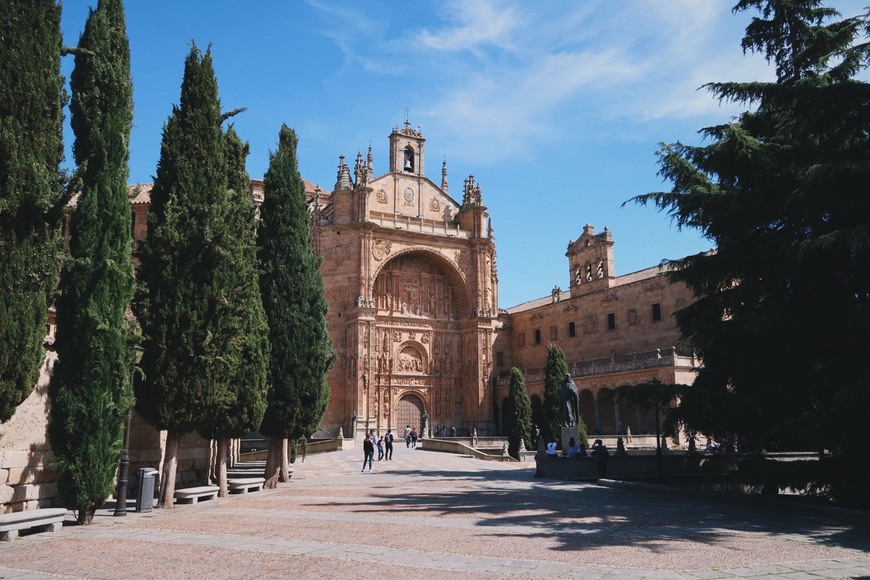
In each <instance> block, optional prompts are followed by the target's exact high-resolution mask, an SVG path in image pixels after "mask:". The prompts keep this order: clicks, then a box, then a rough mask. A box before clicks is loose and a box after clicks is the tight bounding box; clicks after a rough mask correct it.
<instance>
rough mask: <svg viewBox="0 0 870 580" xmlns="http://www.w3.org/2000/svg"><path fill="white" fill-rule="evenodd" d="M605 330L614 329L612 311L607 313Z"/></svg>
mask: <svg viewBox="0 0 870 580" xmlns="http://www.w3.org/2000/svg"><path fill="white" fill-rule="evenodd" d="M607 330H616V314H614V313H613V312H611V313H610V314H608V315H607Z"/></svg>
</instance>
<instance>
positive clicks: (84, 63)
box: [49, 0, 133, 524]
mask: <svg viewBox="0 0 870 580" xmlns="http://www.w3.org/2000/svg"><path fill="white" fill-rule="evenodd" d="M70 84H71V88H72V102H71V103H70V110H71V112H72V128H73V132H74V133H75V137H76V140H75V144H74V147H73V151H74V154H75V160H76V164H77V166H78V173H77V177H78V182H79V183H80V184H81V189H80V195H79V198H78V201H77V203H76V207H75V211H74V213H73V215H72V219H71V220H70V226H69V247H70V254H71V257H72V259H71V260H70V261H69V262H68V265H67V267H66V268H65V269H64V272H63V275H62V277H61V294H60V297H59V298H58V301H57V324H58V331H57V342H56V347H57V353H58V363H57V365H56V366H55V369H54V376H53V377H52V381H51V387H50V392H51V398H52V407H51V424H50V428H49V435H50V438H51V446H52V449H53V450H54V453H55V455H56V457H57V462H58V465H59V466H60V479H59V491H60V493H61V496H62V497H63V498H64V500H65V501H66V502H67V505H69V506H70V507H72V508H73V509H75V510H77V511H78V520H79V522H80V523H84V524H89V523H91V520H92V519H93V516H94V512H95V511H96V509H97V508H98V507H100V506H101V505H102V503H103V501H104V500H105V498H106V497H108V496H109V494H110V493H111V492H112V487H113V483H114V477H115V470H116V468H117V466H118V459H119V452H120V449H121V434H122V429H123V424H124V421H125V419H126V417H127V416H128V414H129V413H130V409H131V406H132V403H133V398H132V390H131V387H130V366H131V363H132V360H131V356H130V348H129V340H128V335H129V329H128V324H127V322H126V320H125V316H124V314H125V311H126V309H127V307H128V305H129V304H130V300H131V298H132V295H133V264H132V262H131V260H130V248H131V243H132V237H131V232H130V202H129V199H128V197H127V175H128V169H127V162H128V159H129V150H128V147H127V143H128V142H129V139H130V129H131V127H132V123H133V85H132V80H131V78H130V49H129V44H128V42H127V32H126V25H125V22H124V7H123V3H122V1H121V0H100V2H99V4H98V5H97V9H96V10H91V13H90V16H89V17H88V20H87V22H86V24H85V29H84V32H83V33H82V35H81V38H80V39H79V46H78V50H77V51H76V56H75V69H74V70H73V73H72V77H71V83H70ZM118 499H119V501H123V500H124V499H125V498H118Z"/></svg>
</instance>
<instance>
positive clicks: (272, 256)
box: [258, 125, 335, 477]
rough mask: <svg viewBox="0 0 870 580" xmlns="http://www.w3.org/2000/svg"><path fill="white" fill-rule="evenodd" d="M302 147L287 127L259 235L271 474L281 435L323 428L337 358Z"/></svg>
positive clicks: (264, 429)
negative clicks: (268, 351) (268, 352)
mask: <svg viewBox="0 0 870 580" xmlns="http://www.w3.org/2000/svg"><path fill="white" fill-rule="evenodd" d="M296 145H297V138H296V133H295V132H294V131H293V130H292V129H290V128H289V127H287V126H286V125H282V127H281V130H280V132H279V134H278V150H277V151H275V152H274V153H272V154H271V155H270V158H269V169H268V171H267V172H266V175H265V180H264V181H265V184H264V185H265V191H264V195H265V201H264V202H263V206H262V208H261V218H262V221H261V223H260V229H259V232H258V243H259V246H260V252H259V258H260V267H261V270H262V273H261V275H260V289H261V293H262V296H263V306H264V308H265V310H266V317H267V319H268V320H269V342H270V343H271V345H272V357H271V365H270V383H271V387H270V390H269V398H268V401H269V403H268V407H267V408H266V415H265V417H264V418H263V423H262V425H261V426H260V433H262V434H263V435H265V436H266V437H268V438H269V439H270V442H269V450H270V452H269V455H268V457H269V459H268V460H267V464H266V475H268V476H271V475H272V474H273V473H274V472H275V469H276V468H277V467H279V462H280V467H282V469H283V468H284V467H286V460H285V458H284V452H283V448H284V447H285V446H284V445H282V443H281V440H283V439H291V440H295V439H298V438H299V437H303V436H309V435H311V434H312V433H313V432H314V430H315V429H316V428H317V426H318V424H319V422H320V419H321V418H322V417H323V413H324V412H325V410H326V404H327V402H328V400H329V387H328V385H327V383H326V372H327V371H328V370H329V367H330V366H331V365H332V361H333V360H334V358H335V354H334V353H333V350H332V345H331V343H330V341H329V335H328V334H327V327H326V298H325V296H324V292H323V279H322V278H321V277H320V272H319V270H318V268H319V266H320V259H319V258H318V256H317V255H316V254H315V253H314V250H313V248H312V244H311V233H310V230H309V226H310V221H311V217H310V214H309V213H308V210H307V208H306V205H305V186H304V184H303V182H302V178H301V177H300V175H299V169H298V166H297V162H296ZM284 475H285V477H286V471H285V473H284Z"/></svg>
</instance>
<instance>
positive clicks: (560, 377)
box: [541, 344, 568, 441]
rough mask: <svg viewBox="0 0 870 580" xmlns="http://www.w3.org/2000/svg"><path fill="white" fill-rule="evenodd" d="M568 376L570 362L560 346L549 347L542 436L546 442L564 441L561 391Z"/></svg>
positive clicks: (545, 373)
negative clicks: (560, 400) (560, 404)
mask: <svg viewBox="0 0 870 580" xmlns="http://www.w3.org/2000/svg"><path fill="white" fill-rule="evenodd" d="M566 374H568V361H567V360H566V359H565V353H563V352H562V349H560V348H559V347H558V346H556V345H554V344H550V345H548V346H547V365H546V367H545V371H544V404H543V415H544V424H543V425H541V436H542V437H543V438H544V441H561V440H562V422H561V418H562V413H561V410H560V408H559V391H560V389H561V388H562V382H563V381H564V380H565V375H566Z"/></svg>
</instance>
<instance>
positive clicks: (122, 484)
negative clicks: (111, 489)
mask: <svg viewBox="0 0 870 580" xmlns="http://www.w3.org/2000/svg"><path fill="white" fill-rule="evenodd" d="M144 352H145V350H144V349H143V348H142V347H141V346H135V347H133V368H131V369H130V389H132V388H133V377H134V376H135V373H136V365H138V364H139V361H141V360H142V353H144ZM132 415H133V409H130V412H129V413H127V422H126V423H125V424H124V451H123V453H121V466H120V468H119V470H118V488H117V490H116V491H115V497H116V498H117V499H116V501H115V514H114V515H116V516H126V515H127V475H128V473H127V472H128V471H129V469H130V418H131V417H132Z"/></svg>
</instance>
